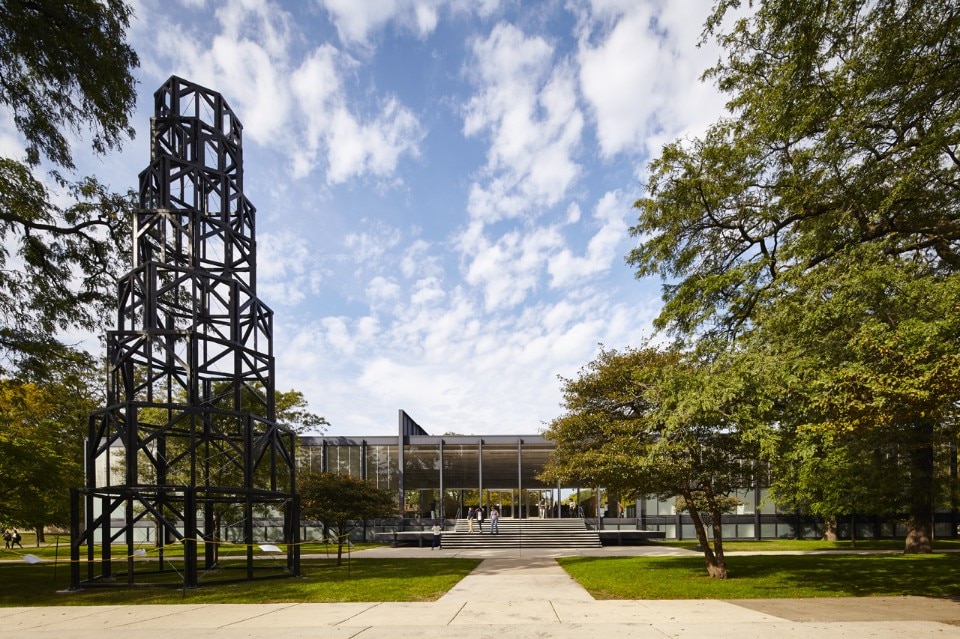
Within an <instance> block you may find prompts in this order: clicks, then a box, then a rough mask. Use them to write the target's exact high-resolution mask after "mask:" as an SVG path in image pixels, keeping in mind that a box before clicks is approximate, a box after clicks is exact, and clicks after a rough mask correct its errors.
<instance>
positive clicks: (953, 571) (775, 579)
mask: <svg viewBox="0 0 960 639" xmlns="http://www.w3.org/2000/svg"><path fill="white" fill-rule="evenodd" d="M557 561H558V563H559V564H560V566H562V567H563V569H564V570H566V571H567V573H568V574H569V575H570V576H571V577H572V578H573V579H574V580H575V581H577V582H578V583H579V584H580V585H582V586H583V587H584V588H586V589H587V591H588V592H589V593H590V594H591V595H593V597H594V598H596V599H626V600H630V599H785V598H810V597H872V596H907V595H916V596H925V597H949V598H958V597H960V584H958V580H957V575H958V574H960V555H957V554H956V553H940V554H932V555H904V554H889V553H887V554H868V555H862V554H823V555H742V556H736V557H727V567H728V569H729V574H730V577H729V578H728V579H712V578H710V577H708V576H707V572H706V567H705V563H704V559H703V557H609V558H608V557H562V558H559V559H557Z"/></svg>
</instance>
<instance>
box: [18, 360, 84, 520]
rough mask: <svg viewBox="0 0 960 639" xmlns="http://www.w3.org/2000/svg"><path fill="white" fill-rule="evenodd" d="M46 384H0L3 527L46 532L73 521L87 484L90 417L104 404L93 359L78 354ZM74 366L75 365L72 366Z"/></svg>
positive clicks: (62, 366)
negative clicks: (73, 506)
mask: <svg viewBox="0 0 960 639" xmlns="http://www.w3.org/2000/svg"><path fill="white" fill-rule="evenodd" d="M74 355H75V359H74V360H73V362H62V363H61V364H60V365H59V367H58V372H57V375H56V378H55V379H52V380H50V381H48V382H47V383H45V384H42V385H40V384H35V383H32V382H25V381H17V380H10V379H5V380H0V477H2V478H3V481H2V482H0V522H2V524H3V525H4V526H11V525H13V526H21V527H29V528H31V529H34V530H42V529H43V527H44V526H46V525H59V526H66V525H67V524H68V523H69V521H70V499H69V498H70V488H72V487H74V486H79V485H81V484H82V483H83V465H82V462H81V460H82V458H83V440H84V436H85V434H86V431H87V429H86V424H87V416H88V414H89V413H90V411H92V410H94V409H95V408H96V406H97V405H98V404H99V403H100V401H101V399H100V398H99V397H98V396H97V394H96V393H95V391H94V390H93V389H94V388H96V386H97V384H96V379H95V376H94V375H93V371H94V368H93V366H92V363H91V362H90V360H89V358H88V357H86V356H85V355H82V354H74ZM68 364H72V365H68Z"/></svg>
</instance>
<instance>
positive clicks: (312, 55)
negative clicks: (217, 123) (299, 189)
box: [136, 0, 426, 185]
mask: <svg viewBox="0 0 960 639" xmlns="http://www.w3.org/2000/svg"><path fill="white" fill-rule="evenodd" d="M142 6H143V11H144V15H142V16H141V18H140V20H139V21H138V26H137V28H136V31H137V33H139V34H140V37H141V38H145V43H148V45H147V46H150V47H151V48H152V49H153V53H154V55H152V56H144V57H145V58H146V59H147V60H148V62H146V63H145V67H147V70H148V71H152V72H154V73H155V74H156V75H159V76H161V77H165V76H166V75H167V74H168V72H166V71H164V69H169V68H171V67H172V68H174V69H176V70H177V71H176V72H177V73H178V74H180V75H183V76H185V77H187V78H188V79H190V80H192V81H194V82H198V83H199V84H202V85H205V86H208V87H211V88H215V89H216V88H220V87H230V88H231V89H232V90H231V91H226V92H225V97H226V98H227V101H228V102H229V103H230V105H231V107H232V108H233V109H234V110H235V111H236V112H237V113H238V114H239V115H240V118H241V120H242V121H243V122H244V125H245V130H246V135H247V137H248V139H250V140H252V141H254V142H256V143H258V144H261V145H263V146H265V147H267V148H271V149H273V150H275V151H277V152H278V153H280V154H281V155H282V156H284V157H286V158H287V161H288V162H289V164H290V166H291V168H292V171H293V176H294V178H303V177H306V176H308V175H311V174H312V173H313V172H314V171H318V170H319V171H323V172H324V176H325V181H326V183H327V184H330V185H335V184H341V183H344V182H347V181H349V180H352V179H356V178H363V177H373V178H375V179H377V180H381V181H383V182H385V183H387V184H391V183H394V182H395V181H396V180H397V178H396V175H395V174H396V172H397V170H398V166H399V163H400V161H401V159H402V158H403V157H405V156H408V157H416V156H417V155H418V154H419V145H420V143H421V141H422V140H423V137H424V135H425V132H424V129H423V127H422V126H421V124H420V122H419V120H418V118H417V116H416V114H415V113H414V112H413V111H411V110H410V109H409V108H407V107H406V106H405V105H403V104H402V103H401V102H400V101H399V99H398V98H397V97H396V96H393V95H389V94H386V95H384V96H382V98H381V99H380V100H379V101H377V102H376V103H374V104H368V103H367V101H366V99H365V98H364V96H362V95H361V96H355V95H352V94H351V92H350V91H349V90H348V87H347V86H346V85H345V83H344V81H343V77H344V75H346V74H349V73H351V72H352V71H353V70H354V69H355V68H356V65H357V62H356V60H354V59H353V58H352V57H351V56H349V55H347V54H345V53H343V52H341V51H339V50H337V49H336V48H335V47H333V46H332V45H330V44H327V43H324V44H320V45H317V46H310V45H309V43H308V38H307V36H306V34H305V32H304V31H303V30H302V28H301V26H300V25H298V24H297V23H296V22H295V21H294V19H293V17H292V16H291V14H290V13H289V12H287V11H285V10H284V9H283V8H282V7H281V6H280V5H277V4H275V3H274V2H271V1H269V0H241V1H239V2H236V3H231V4H230V5H229V7H221V8H219V9H217V10H216V11H215V12H214V13H213V20H212V21H211V20H202V21H198V24H195V25H193V26H191V29H192V31H191V32H188V33H184V29H183V25H176V27H172V26H170V27H168V26H167V21H165V20H163V19H162V16H161V15H160V11H161V10H160V9H159V8H157V7H155V6H153V5H151V4H149V3H146V2H145V3H143V5H142ZM424 19H425V20H426V18H424ZM145 24H150V25H151V26H152V27H154V30H153V31H152V32H151V33H150V35H149V38H148V37H147V34H146V33H145V31H144V26H145Z"/></svg>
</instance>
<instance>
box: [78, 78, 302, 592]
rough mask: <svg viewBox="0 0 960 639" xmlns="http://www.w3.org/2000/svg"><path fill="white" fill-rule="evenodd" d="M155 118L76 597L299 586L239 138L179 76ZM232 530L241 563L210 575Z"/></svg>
mask: <svg viewBox="0 0 960 639" xmlns="http://www.w3.org/2000/svg"><path fill="white" fill-rule="evenodd" d="M155 106H156V111H155V113H156V116H155V117H154V118H153V120H152V122H151V129H152V130H151V140H150V144H151V161H150V165H149V167H148V168H147V169H146V170H144V171H143V172H142V173H141V174H140V207H141V208H140V209H138V210H137V211H136V213H135V216H134V220H133V268H132V269H131V270H130V271H129V272H128V273H127V274H126V275H124V276H123V277H122V278H121V279H120V281H119V285H118V288H119V291H118V297H119V319H118V326H117V329H116V330H114V331H109V332H108V333H107V352H108V358H109V372H108V381H107V406H106V408H104V409H102V410H100V411H98V412H96V413H94V414H93V415H91V417H90V423H89V438H88V441H87V448H86V453H85V455H86V460H85V461H86V486H85V487H84V488H78V489H75V490H74V494H73V512H72V520H73V523H72V528H73V530H72V533H73V534H72V542H71V543H72V546H71V555H72V560H73V561H72V566H73V570H72V572H71V586H72V587H74V588H79V587H81V586H87V585H100V584H107V583H110V584H118V583H119V584H120V585H133V584H136V583H145V582H147V583H160V582H164V581H168V580H169V577H174V580H172V581H174V583H175V584H177V585H179V582H177V581H176V579H178V575H182V583H183V586H184V587H195V586H197V585H198V584H199V583H201V582H203V583H206V582H207V581H208V580H211V581H216V580H221V579H224V578H229V579H233V578H240V579H254V578H259V577H261V576H281V575H290V576H296V575H299V572H300V556H299V543H298V542H299V525H298V524H299V520H300V517H299V502H298V499H297V495H296V491H295V475H294V471H295V461H294V446H295V435H294V433H292V432H291V431H290V430H289V429H286V428H284V427H282V426H280V425H278V424H277V423H276V421H275V407H274V398H275V395H274V357H273V312H272V311H271V310H270V309H269V308H267V306H265V305H264V304H263V303H262V302H261V301H260V300H259V299H257V295H256V273H257V259H256V241H255V224H254V212H255V209H254V207H253V205H252V204H251V203H250V202H249V201H248V200H247V198H246V197H245V196H244V194H243V156H242V144H241V139H242V125H241V124H240V121H239V120H238V119H237V117H236V115H235V114H234V113H233V111H232V110H231V109H230V107H229V106H227V103H226V102H225V101H224V99H223V97H222V96H221V95H220V94H218V93H215V92H213V91H210V90H208V89H205V88H203V87H200V86H198V85H196V84H192V83H190V82H187V81H185V80H183V79H181V78H178V77H171V78H170V79H169V80H168V81H167V82H166V83H165V84H164V85H163V86H162V87H161V88H160V89H159V90H158V91H157V92H156V93H155ZM255 516H256V517H259V518H263V517H271V516H273V517H276V518H278V519H280V518H282V520H281V521H282V526H283V531H284V540H285V541H287V542H288V543H289V545H288V550H287V553H286V562H282V561H278V560H277V559H276V558H275V559H274V560H273V561H267V562H263V561H257V560H255V553H257V554H262V552H261V551H260V549H258V548H256V547H255V545H254V539H255V534H254V533H255V531H254V517H255ZM227 524H230V525H231V526H232V527H231V528H230V530H233V531H237V533H236V534H235V536H236V537H237V541H238V542H241V543H242V544H243V546H241V548H243V549H244V551H243V552H242V553H241V559H240V560H239V562H234V563H233V564H231V562H228V561H226V560H224V561H222V562H221V561H219V554H220V553H219V552H218V551H219V546H220V544H221V542H222V539H221V536H220V535H221V531H223V530H224V528H225V526H226V525H227ZM151 530H153V531H155V533H154V534H153V535H151V532H150V531H151ZM144 535H146V536H147V538H150V537H151V536H152V539H150V540H149V542H150V543H149V545H150V549H149V552H145V550H144V548H143V544H144ZM176 542H180V544H182V555H183V560H182V562H183V564H182V565H183V568H182V570H181V568H180V559H179V556H180V552H179V550H180V549H179V548H177V552H176V553H173V552H170V551H169V544H171V543H174V544H176ZM201 546H202V548H203V553H202V557H201V556H200V553H199V549H200V548H201ZM165 547H166V548H167V549H168V550H165V549H164V548H165ZM118 548H122V549H123V551H122V552H119V551H118ZM83 549H86V561H85V562H84V561H82V560H81V554H82V550H83ZM174 555H175V556H176V559H174ZM82 564H85V568H86V570H85V573H86V574H85V576H84V575H83V573H84V570H82V569H81V566H82ZM264 564H266V565H267V568H260V567H259V566H263V565H264ZM230 565H233V566H236V567H237V568H238V569H239V572H237V571H231V570H230ZM174 569H175V570H174ZM231 573H232V574H231ZM157 575H160V577H157Z"/></svg>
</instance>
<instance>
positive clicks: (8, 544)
mask: <svg viewBox="0 0 960 639" xmlns="http://www.w3.org/2000/svg"><path fill="white" fill-rule="evenodd" d="M21 539H23V537H21V536H20V533H19V532H17V530H16V529H13V530H12V531H10V530H6V529H4V531H3V547H4V548H13V547H14V546H15V545H16V546H20V547H21V548H23V544H22V543H20V540H21Z"/></svg>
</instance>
